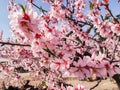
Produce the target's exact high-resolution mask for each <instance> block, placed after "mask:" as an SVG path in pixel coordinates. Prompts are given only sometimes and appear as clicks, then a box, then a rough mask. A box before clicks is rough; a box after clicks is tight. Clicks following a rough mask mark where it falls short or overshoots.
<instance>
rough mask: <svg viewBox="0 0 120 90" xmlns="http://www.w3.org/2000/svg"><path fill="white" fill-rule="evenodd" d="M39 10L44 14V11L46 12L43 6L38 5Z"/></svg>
mask: <svg viewBox="0 0 120 90" xmlns="http://www.w3.org/2000/svg"><path fill="white" fill-rule="evenodd" d="M39 10H40V11H41V12H42V13H43V14H44V13H45V12H47V11H46V10H44V9H43V8H42V6H40V7H39Z"/></svg>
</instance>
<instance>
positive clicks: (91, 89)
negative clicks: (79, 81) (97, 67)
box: [90, 80, 101, 90]
mask: <svg viewBox="0 0 120 90" xmlns="http://www.w3.org/2000/svg"><path fill="white" fill-rule="evenodd" d="M100 82H101V80H99V81H98V82H97V84H96V85H95V86H93V87H91V88H90V90H93V89H94V88H96V87H97V86H98V85H99V84H100Z"/></svg>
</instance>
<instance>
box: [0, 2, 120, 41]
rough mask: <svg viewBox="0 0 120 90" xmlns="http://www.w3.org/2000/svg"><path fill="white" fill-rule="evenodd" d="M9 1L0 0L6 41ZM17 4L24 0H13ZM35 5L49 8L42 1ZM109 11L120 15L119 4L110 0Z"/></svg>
mask: <svg viewBox="0 0 120 90" xmlns="http://www.w3.org/2000/svg"><path fill="white" fill-rule="evenodd" d="M8 1H9V0H0V31H1V30H3V32H4V35H3V38H4V39H6V38H8V37H10V36H11V32H10V26H9V19H8V12H7V5H8ZM15 1H17V2H18V3H22V4H25V3H24V0H15ZM35 1H36V2H35V3H36V4H37V5H40V6H43V7H44V8H46V9H47V8H49V5H47V4H45V3H42V2H41V1H42V0H35ZM110 9H111V10H112V12H113V13H114V15H117V14H120V3H119V4H118V3H117V0H110Z"/></svg>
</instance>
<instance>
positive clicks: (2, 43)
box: [0, 41, 30, 47]
mask: <svg viewBox="0 0 120 90" xmlns="http://www.w3.org/2000/svg"><path fill="white" fill-rule="evenodd" d="M0 44H1V46H4V45H12V46H26V47H30V45H29V44H20V43H10V42H3V41H0Z"/></svg>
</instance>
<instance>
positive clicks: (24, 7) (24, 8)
mask: <svg viewBox="0 0 120 90" xmlns="http://www.w3.org/2000/svg"><path fill="white" fill-rule="evenodd" d="M19 6H20V7H21V8H22V10H23V12H24V13H25V10H26V6H23V5H22V4H19Z"/></svg>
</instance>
